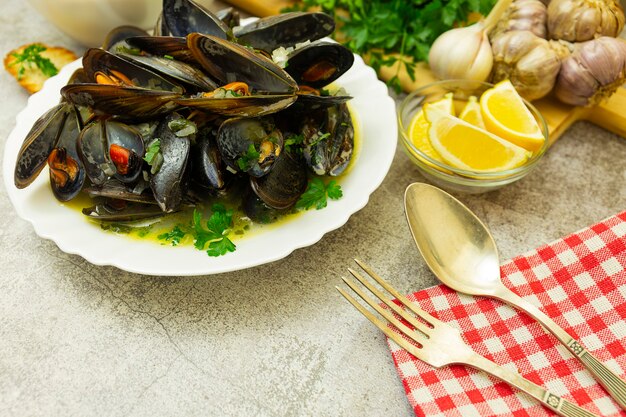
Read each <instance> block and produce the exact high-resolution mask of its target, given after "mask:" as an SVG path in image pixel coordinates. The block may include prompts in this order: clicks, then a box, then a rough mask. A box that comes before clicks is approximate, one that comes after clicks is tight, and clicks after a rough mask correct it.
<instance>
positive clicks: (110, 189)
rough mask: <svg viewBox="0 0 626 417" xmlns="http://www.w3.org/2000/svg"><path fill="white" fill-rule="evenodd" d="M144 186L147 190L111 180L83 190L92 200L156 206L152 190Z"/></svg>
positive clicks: (146, 185)
mask: <svg viewBox="0 0 626 417" xmlns="http://www.w3.org/2000/svg"><path fill="white" fill-rule="evenodd" d="M140 182H141V181H140ZM144 185H145V187H147V188H144V187H143V186H142V187H138V186H137V185H134V186H133V185H127V184H123V183H121V182H120V181H118V180H109V181H106V182H105V183H104V184H101V185H91V186H89V187H85V188H84V189H83V190H84V191H85V192H86V193H87V194H88V195H89V197H91V198H97V197H104V198H111V199H115V200H124V201H133V202H136V203H143V204H154V205H156V200H155V199H154V196H153V195H152V190H150V188H149V186H148V184H145V183H144ZM159 210H160V209H159Z"/></svg>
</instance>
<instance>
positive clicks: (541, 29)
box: [489, 0, 548, 40]
mask: <svg viewBox="0 0 626 417" xmlns="http://www.w3.org/2000/svg"><path fill="white" fill-rule="evenodd" d="M547 20H548V9H547V7H546V5H545V4H543V3H542V2H541V1H540V0H515V1H514V2H513V4H511V5H510V6H509V8H508V9H506V11H505V12H504V14H503V15H502V18H501V19H500V20H499V21H498V24H497V25H496V27H495V28H493V30H492V31H491V32H490V33H489V39H492V40H493V39H494V38H496V37H498V36H499V35H501V34H503V33H505V32H509V31H511V30H529V31H531V32H532V33H534V34H535V35H537V36H539V37H540V38H543V39H547V37H548V29H547V26H546V22H547Z"/></svg>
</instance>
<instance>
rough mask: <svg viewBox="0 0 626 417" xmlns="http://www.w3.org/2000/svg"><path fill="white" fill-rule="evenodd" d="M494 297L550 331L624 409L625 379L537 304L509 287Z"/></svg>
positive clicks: (625, 405) (625, 398) (625, 407)
mask: <svg viewBox="0 0 626 417" xmlns="http://www.w3.org/2000/svg"><path fill="white" fill-rule="evenodd" d="M496 297H497V298H498V299H500V300H502V301H504V302H505V303H507V304H510V305H512V306H514V307H517V308H519V309H520V310H523V311H525V312H526V313H527V314H528V315H530V316H531V317H532V318H534V319H535V320H537V321H538V322H539V323H540V324H541V325H542V326H543V327H544V328H546V329H547V330H548V331H549V332H550V333H552V334H553V335H554V336H555V337H556V338H557V339H559V341H560V342H561V343H562V344H563V345H565V347H567V349H568V350H569V351H570V352H572V353H573V354H574V356H575V357H577V358H578V359H579V360H580V361H581V362H582V364H583V365H584V366H585V368H587V370H589V372H591V374H592V375H593V377H594V378H595V380H596V381H598V382H599V383H600V385H602V386H603V387H604V389H605V390H606V391H607V392H608V393H609V394H610V395H611V397H612V398H613V399H614V400H615V402H617V403H618V404H619V405H620V407H621V408H622V409H623V410H626V381H624V380H623V379H621V378H620V377H619V376H618V375H617V374H615V373H614V372H613V371H611V370H610V369H609V368H608V367H607V366H606V365H604V364H603V363H602V362H600V361H599V360H598V359H597V358H596V357H595V356H593V355H592V354H591V353H589V351H588V350H587V348H586V347H585V346H584V345H583V344H582V343H581V342H579V341H578V340H576V339H574V338H573V337H572V336H570V335H569V333H567V332H566V331H565V330H563V328H562V327H561V326H559V325H558V324H556V323H555V322H554V320H552V319H551V318H550V317H549V316H548V315H546V314H545V313H544V312H543V311H541V310H540V309H539V308H538V307H537V306H535V305H534V304H532V303H530V302H528V301H527V300H525V299H523V298H522V297H520V296H519V295H517V294H515V293H514V292H513V291H511V290H509V289H505V290H502V291H500V292H499V293H498V294H497V295H496Z"/></svg>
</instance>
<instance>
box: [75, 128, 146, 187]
mask: <svg viewBox="0 0 626 417" xmlns="http://www.w3.org/2000/svg"><path fill="white" fill-rule="evenodd" d="M78 154H79V155H80V158H81V160H82V162H83V164H84V165H85V170H86V172H87V176H88V177H89V179H90V180H91V182H92V183H93V184H96V185H100V184H104V183H105V182H106V181H108V180H109V179H110V178H111V177H115V178H117V179H118V180H120V181H122V182H126V183H132V182H135V181H136V180H137V178H139V175H141V168H142V165H143V162H142V158H143V156H144V154H145V145H144V143H143V138H142V136H141V134H140V133H139V132H138V131H137V130H136V129H134V128H132V127H130V126H128V125H125V124H123V123H120V122H116V121H110V120H107V121H104V120H97V121H95V122H93V123H91V124H89V125H88V126H85V128H84V129H83V130H82V131H81V133H80V136H79V137H78Z"/></svg>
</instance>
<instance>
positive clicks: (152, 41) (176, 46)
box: [126, 36, 197, 64]
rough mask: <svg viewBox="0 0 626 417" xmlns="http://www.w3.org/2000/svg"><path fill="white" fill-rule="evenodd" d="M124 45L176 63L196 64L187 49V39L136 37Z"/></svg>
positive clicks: (127, 40)
mask: <svg viewBox="0 0 626 417" xmlns="http://www.w3.org/2000/svg"><path fill="white" fill-rule="evenodd" d="M126 43H128V44H129V45H130V46H132V47H134V48H139V49H141V50H142V51H146V52H149V53H151V54H152V55H156V56H165V55H167V56H171V57H172V58H174V59H175V60H177V61H183V62H186V63H188V64H197V61H196V58H194V56H193V54H192V53H191V51H190V50H189V48H188V47H187V38H183V37H176V36H137V37H133V38H128V39H126Z"/></svg>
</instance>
